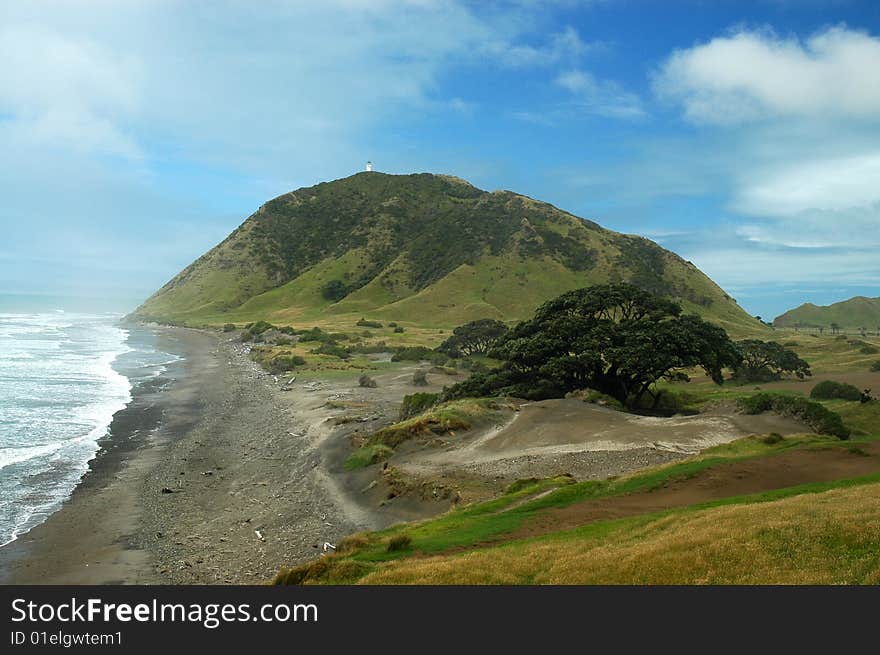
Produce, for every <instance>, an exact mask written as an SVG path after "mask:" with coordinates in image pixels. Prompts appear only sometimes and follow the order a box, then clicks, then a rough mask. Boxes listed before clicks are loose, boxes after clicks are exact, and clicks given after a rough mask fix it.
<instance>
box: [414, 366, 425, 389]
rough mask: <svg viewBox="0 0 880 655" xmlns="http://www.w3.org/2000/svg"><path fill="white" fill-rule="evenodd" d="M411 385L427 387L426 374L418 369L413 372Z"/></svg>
mask: <svg viewBox="0 0 880 655" xmlns="http://www.w3.org/2000/svg"><path fill="white" fill-rule="evenodd" d="M412 383H413V384H414V385H415V386H417V387H427V386H428V374H427V373H426V372H425V371H423V370H422V369H419V370H417V371H414V372H413V379H412Z"/></svg>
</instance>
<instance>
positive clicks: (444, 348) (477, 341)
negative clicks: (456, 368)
mask: <svg viewBox="0 0 880 655" xmlns="http://www.w3.org/2000/svg"><path fill="white" fill-rule="evenodd" d="M505 334H507V326H506V325H505V324H504V323H502V322H501V321H496V320H495V319H492V318H483V319H480V320H478V321H471V322H470V323H465V324H464V325H460V326H458V327H457V328H455V329H454V330H453V331H452V336H450V337H449V338H448V339H446V341H444V342H443V343H442V344H440V346H439V347H438V348H437V350H439V351H441V352H444V353H446V354H447V355H449V356H450V357H459V356H461V355H464V356H466V357H470V356H471V355H485V354H486V353H487V352H488V351H489V349H490V348H491V347H492V346H493V345H495V343H496V342H497V341H498V339H500V338H501V337H503V336H504V335H505Z"/></svg>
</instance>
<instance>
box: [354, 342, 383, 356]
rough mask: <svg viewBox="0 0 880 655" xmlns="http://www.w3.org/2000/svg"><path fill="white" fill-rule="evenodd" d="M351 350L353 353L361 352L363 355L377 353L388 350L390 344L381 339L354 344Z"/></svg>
mask: <svg viewBox="0 0 880 655" xmlns="http://www.w3.org/2000/svg"><path fill="white" fill-rule="evenodd" d="M349 350H350V351H351V352H353V353H360V354H362V355H368V354H371V353H373V354H375V353H385V352H388V346H387V345H386V344H385V342H384V341H379V342H378V343H363V342H361V343H357V344H355V345H353V346H352V347H351V348H349Z"/></svg>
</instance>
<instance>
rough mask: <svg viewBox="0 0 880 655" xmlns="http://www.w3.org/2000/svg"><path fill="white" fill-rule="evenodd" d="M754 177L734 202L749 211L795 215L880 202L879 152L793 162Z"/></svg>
mask: <svg viewBox="0 0 880 655" xmlns="http://www.w3.org/2000/svg"><path fill="white" fill-rule="evenodd" d="M751 178H752V179H750V180H749V181H747V182H746V183H745V185H744V186H743V188H741V189H740V190H739V191H738V194H737V196H738V197H737V198H736V199H735V201H734V205H735V207H736V208H737V209H739V211H741V212H743V213H746V214H751V215H757V216H794V215H797V214H800V213H802V212H807V211H810V210H817V211H825V212H836V211H841V210H845V209H860V208H862V209H863V208H870V207H872V206H874V205H877V204H880V152H872V153H867V154H856V155H851V156H847V157H839V158H831V159H818V160H815V161H807V162H801V163H797V164H790V165H788V166H785V167H783V168H781V169H780V170H775V171H770V172H766V171H765V172H763V174H760V175H753V176H751Z"/></svg>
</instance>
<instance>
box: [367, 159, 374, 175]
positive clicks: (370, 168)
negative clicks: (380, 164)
mask: <svg viewBox="0 0 880 655" xmlns="http://www.w3.org/2000/svg"><path fill="white" fill-rule="evenodd" d="M372 172H373V162H371V161H368V162H367V173H372Z"/></svg>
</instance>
